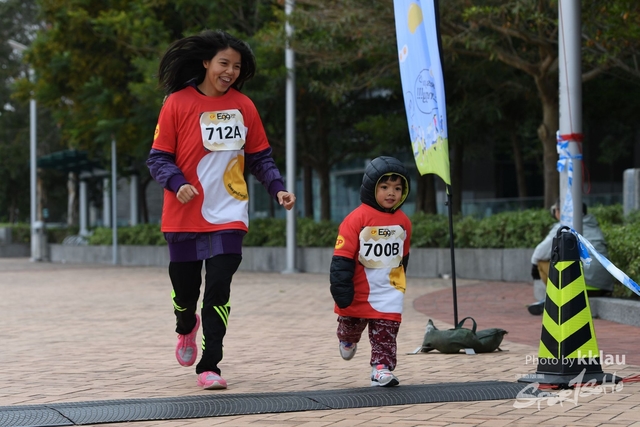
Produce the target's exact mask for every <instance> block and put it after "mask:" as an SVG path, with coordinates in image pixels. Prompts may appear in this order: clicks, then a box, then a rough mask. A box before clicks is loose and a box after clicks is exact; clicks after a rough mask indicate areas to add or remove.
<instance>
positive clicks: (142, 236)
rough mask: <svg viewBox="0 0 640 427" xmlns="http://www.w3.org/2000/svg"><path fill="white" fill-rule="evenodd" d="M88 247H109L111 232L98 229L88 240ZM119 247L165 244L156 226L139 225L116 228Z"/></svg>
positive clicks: (111, 241)
mask: <svg viewBox="0 0 640 427" xmlns="http://www.w3.org/2000/svg"><path fill="white" fill-rule="evenodd" d="M88 243H89V244H90V245H111V244H112V243H113V230H112V229H111V228H107V227H98V228H96V229H95V230H93V233H92V234H91V236H89V238H88ZM118 244H119V245H136V246H162V245H164V244H166V241H165V240H164V235H163V234H162V232H161V231H160V227H159V226H158V225H157V224H139V225H136V226H135V227H118Z"/></svg>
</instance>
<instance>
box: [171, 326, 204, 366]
mask: <svg viewBox="0 0 640 427" xmlns="http://www.w3.org/2000/svg"><path fill="white" fill-rule="evenodd" d="M199 327H200V316H198V315H197V314H196V326H194V327H193V330H192V331H191V332H189V333H188V334H187V335H180V334H178V345H176V359H178V363H179V364H181V365H182V366H191V365H193V364H194V363H195V361H196V358H197V357H198V346H197V345H196V335H197V334H198V328H199Z"/></svg>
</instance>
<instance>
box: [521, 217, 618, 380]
mask: <svg viewBox="0 0 640 427" xmlns="http://www.w3.org/2000/svg"><path fill="white" fill-rule="evenodd" d="M518 381H519V382H526V383H533V382H537V383H540V384H551V385H557V386H558V387H559V388H568V387H571V386H573V385H579V384H582V383H587V382H591V383H593V382H595V383H596V384H602V383H609V384H611V383H618V382H620V381H621V378H619V377H617V376H615V375H611V374H606V373H604V372H603V371H602V366H601V364H600V351H599V350H598V343H597V341H596V333H595V330H594V329H593V319H592V317H591V307H590V306H589V299H588V298H587V290H586V285H585V281H584V274H583V270H582V262H581V261H580V252H579V249H578V239H577V238H576V236H575V235H574V234H573V233H572V232H571V230H570V229H569V227H560V229H559V230H558V233H557V234H556V236H555V237H554V239H553V249H552V255H551V265H550V266H549V278H548V279H547V293H546V299H545V304H544V313H543V316H542V333H541V337H540V347H539V350H538V370H537V371H536V373H535V374H534V375H530V374H529V375H525V376H523V377H522V378H520V379H519V380H518Z"/></svg>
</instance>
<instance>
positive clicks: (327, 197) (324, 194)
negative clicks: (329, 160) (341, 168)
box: [316, 169, 331, 221]
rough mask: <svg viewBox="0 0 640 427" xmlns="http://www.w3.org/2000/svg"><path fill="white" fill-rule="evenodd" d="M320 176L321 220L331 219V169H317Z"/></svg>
mask: <svg viewBox="0 0 640 427" xmlns="http://www.w3.org/2000/svg"><path fill="white" fill-rule="evenodd" d="M316 172H318V176H319V178H320V220H321V221H330V220H331V177H330V176H329V169H316Z"/></svg>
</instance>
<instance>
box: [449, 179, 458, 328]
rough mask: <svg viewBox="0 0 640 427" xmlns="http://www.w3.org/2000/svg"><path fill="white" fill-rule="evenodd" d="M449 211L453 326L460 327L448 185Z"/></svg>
mask: <svg viewBox="0 0 640 427" xmlns="http://www.w3.org/2000/svg"><path fill="white" fill-rule="evenodd" d="M446 187H447V202H446V203H447V208H448V209H447V210H448V211H449V246H450V247H451V289H452V291H453V325H454V327H455V326H457V325H458V292H457V289H456V256H455V251H454V247H455V245H454V243H455V239H454V238H453V203H452V201H451V186H450V185H447V186H446Z"/></svg>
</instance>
